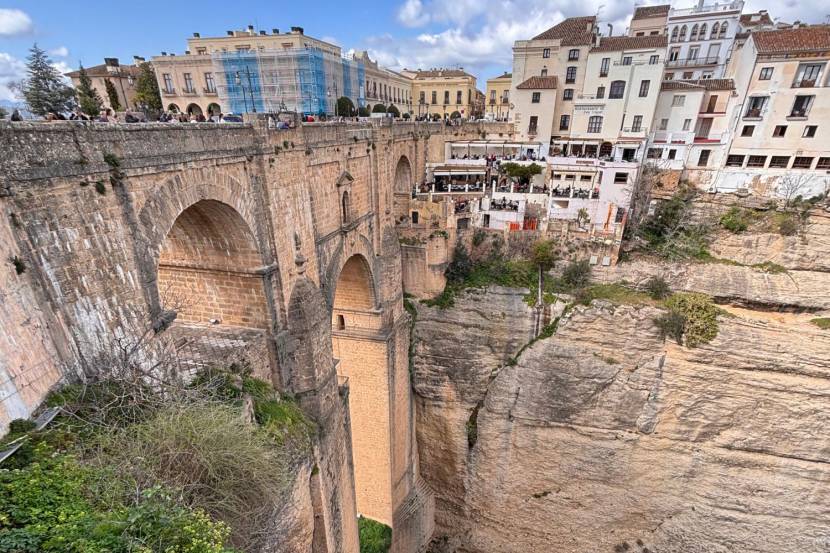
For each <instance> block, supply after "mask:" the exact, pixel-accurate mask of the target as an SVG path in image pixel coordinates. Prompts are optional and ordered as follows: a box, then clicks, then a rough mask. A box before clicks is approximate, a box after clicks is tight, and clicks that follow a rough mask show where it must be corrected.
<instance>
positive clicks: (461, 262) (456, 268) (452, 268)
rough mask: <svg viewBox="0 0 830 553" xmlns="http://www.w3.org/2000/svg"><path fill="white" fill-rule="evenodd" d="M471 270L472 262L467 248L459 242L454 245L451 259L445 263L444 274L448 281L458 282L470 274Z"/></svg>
mask: <svg viewBox="0 0 830 553" xmlns="http://www.w3.org/2000/svg"><path fill="white" fill-rule="evenodd" d="M472 271H473V262H472V260H471V259H470V254H469V252H467V248H466V247H465V246H464V244H462V243H461V242H459V243H458V244H456V245H455V250H454V251H453V254H452V261H451V262H450V264H449V265H447V270H446V271H445V272H444V275H445V276H446V277H447V281H448V282H450V283H459V282H461V281H463V280H465V279H466V278H467V277H469V276H470V273H472Z"/></svg>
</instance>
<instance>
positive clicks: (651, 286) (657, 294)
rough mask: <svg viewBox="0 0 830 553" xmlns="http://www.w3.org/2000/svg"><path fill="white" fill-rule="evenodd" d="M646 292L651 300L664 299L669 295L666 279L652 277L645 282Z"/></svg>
mask: <svg viewBox="0 0 830 553" xmlns="http://www.w3.org/2000/svg"><path fill="white" fill-rule="evenodd" d="M646 292H648V295H649V296H650V297H651V299H653V300H662V299H666V298H667V297H669V296H670V295H671V288H669V285H668V283H667V282H666V279H664V278H663V277H661V276H653V277H651V278H650V279H648V281H646Z"/></svg>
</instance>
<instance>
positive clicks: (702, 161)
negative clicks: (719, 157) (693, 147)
mask: <svg viewBox="0 0 830 553" xmlns="http://www.w3.org/2000/svg"><path fill="white" fill-rule="evenodd" d="M710 155H712V150H701V151H700V155H699V156H698V158H697V166H698V167H706V166H707V165H709V156H710Z"/></svg>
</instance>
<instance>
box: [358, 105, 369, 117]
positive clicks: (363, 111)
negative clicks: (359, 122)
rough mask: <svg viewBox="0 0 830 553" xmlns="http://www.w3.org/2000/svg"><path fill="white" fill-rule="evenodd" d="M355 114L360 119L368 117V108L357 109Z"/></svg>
mask: <svg viewBox="0 0 830 553" xmlns="http://www.w3.org/2000/svg"><path fill="white" fill-rule="evenodd" d="M357 114H358V115H359V116H360V117H369V115H370V112H369V108H366V107H359V108H357Z"/></svg>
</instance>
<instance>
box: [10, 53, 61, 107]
mask: <svg viewBox="0 0 830 553" xmlns="http://www.w3.org/2000/svg"><path fill="white" fill-rule="evenodd" d="M30 52H31V54H30V55H29V57H28V59H27V60H26V73H27V77H26V78H25V79H23V80H22V81H21V82H20V83H18V84H17V85H16V87H15V88H16V89H17V90H19V91H20V93H21V94H22V95H23V98H24V99H25V100H26V103H27V104H28V106H29V111H31V112H32V113H34V114H35V115H40V116H45V115H46V114H47V113H50V112H53V113H63V112H66V111H70V110H71V109H72V107H73V106H74V103H75V90H74V89H73V88H72V87H70V86H67V85H66V84H65V83H64V82H63V78H62V77H61V74H60V73H59V72H58V70H57V69H55V68H54V67H53V66H52V60H50V59H49V56H47V55H46V52H44V51H43V50H41V49H40V48H38V46H37V44H35V45H34V46H32V49H31V50H30Z"/></svg>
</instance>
